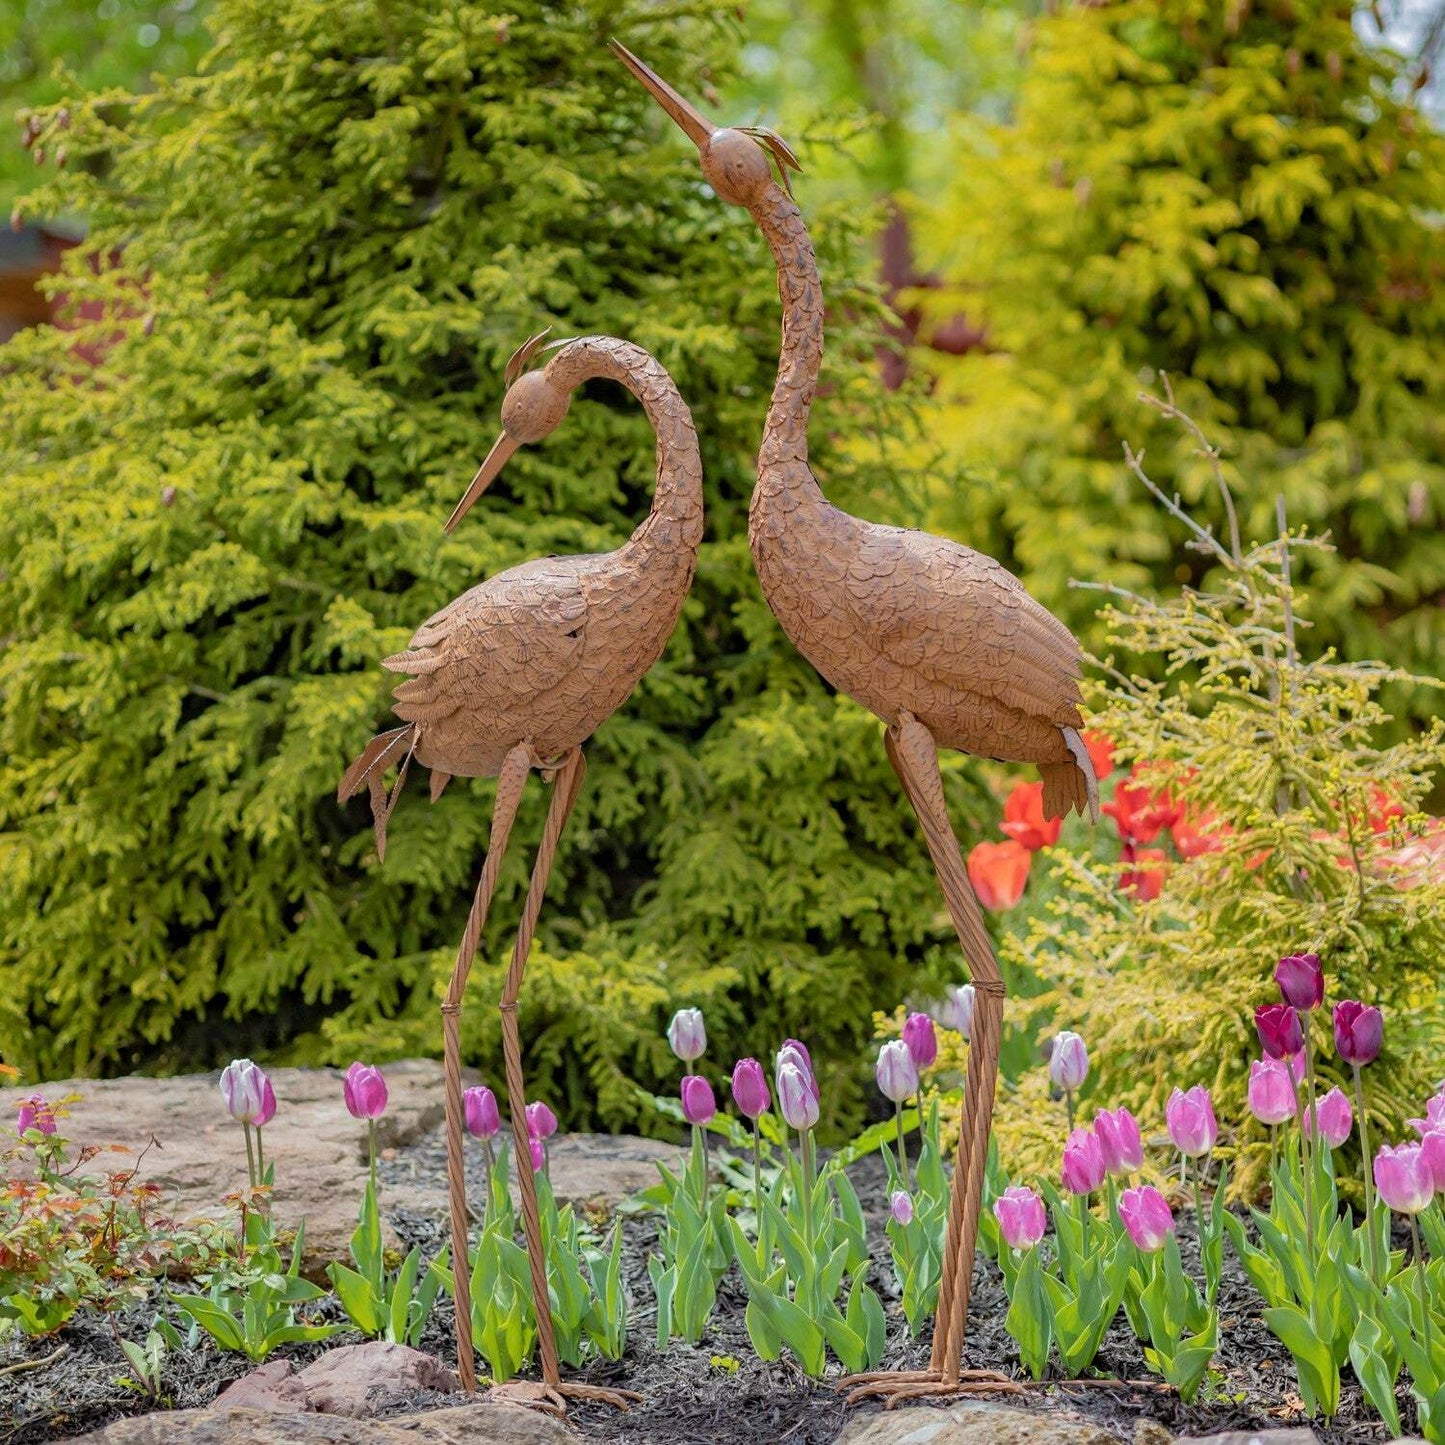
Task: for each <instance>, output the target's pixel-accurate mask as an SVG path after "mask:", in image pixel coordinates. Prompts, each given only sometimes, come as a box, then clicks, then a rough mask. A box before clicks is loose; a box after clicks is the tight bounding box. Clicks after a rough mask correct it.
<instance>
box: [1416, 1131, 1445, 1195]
mask: <svg viewBox="0 0 1445 1445" xmlns="http://www.w3.org/2000/svg"><path fill="white" fill-rule="evenodd" d="M1420 1157H1421V1158H1422V1159H1424V1161H1425V1167H1426V1168H1427V1169H1428V1170H1429V1171H1430V1178H1431V1179H1432V1180H1433V1182H1434V1184H1435V1192H1436V1194H1445V1129H1431V1130H1430V1131H1429V1132H1428V1133H1427V1134H1426V1135H1425V1137H1424V1138H1423V1139H1422V1140H1421V1141H1420Z"/></svg>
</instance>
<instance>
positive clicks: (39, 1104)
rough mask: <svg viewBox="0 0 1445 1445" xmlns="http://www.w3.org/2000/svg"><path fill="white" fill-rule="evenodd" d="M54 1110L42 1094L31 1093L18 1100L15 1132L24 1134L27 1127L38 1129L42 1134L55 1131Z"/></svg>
mask: <svg viewBox="0 0 1445 1445" xmlns="http://www.w3.org/2000/svg"><path fill="white" fill-rule="evenodd" d="M55 1127H56V1126H55V1110H54V1109H52V1108H51V1107H50V1104H49V1103H48V1102H47V1101H46V1099H45V1096H44V1095H43V1094H31V1096H30V1097H29V1098H28V1099H22V1100H21V1101H20V1107H19V1108H18V1109H17V1110H16V1111H15V1132H16V1133H17V1134H24V1133H25V1131H26V1130H27V1129H38V1130H39V1131H40V1132H41V1133H42V1134H54V1133H55Z"/></svg>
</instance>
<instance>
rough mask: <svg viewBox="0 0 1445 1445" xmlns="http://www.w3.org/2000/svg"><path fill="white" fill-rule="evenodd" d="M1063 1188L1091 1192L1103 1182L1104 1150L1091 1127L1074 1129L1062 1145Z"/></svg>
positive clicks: (1076, 1191)
mask: <svg viewBox="0 0 1445 1445" xmlns="http://www.w3.org/2000/svg"><path fill="white" fill-rule="evenodd" d="M1063 1181H1064V1188H1065V1189H1067V1190H1068V1191H1069V1193H1070V1194H1092V1193H1093V1192H1094V1190H1096V1189H1097V1188H1098V1187H1099V1186H1100V1185H1101V1184H1102V1183H1103V1182H1104V1151H1103V1150H1102V1149H1101V1148H1100V1147H1099V1136H1098V1135H1097V1134H1095V1133H1094V1131H1093V1130H1092V1129H1075V1130H1074V1132H1073V1133H1072V1134H1070V1135H1069V1138H1068V1142H1067V1143H1066V1144H1065V1145H1064V1167H1063Z"/></svg>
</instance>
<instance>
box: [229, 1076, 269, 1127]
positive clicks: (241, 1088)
mask: <svg viewBox="0 0 1445 1445" xmlns="http://www.w3.org/2000/svg"><path fill="white" fill-rule="evenodd" d="M221 1098H222V1100H223V1101H224V1102H225V1105H226V1112H227V1113H228V1114H229V1115H230V1116H231V1117H232V1118H233V1119H234V1120H235V1121H236V1122H237V1123H238V1124H253V1125H254V1126H255V1127H256V1128H258V1129H259V1128H261V1126H262V1125H263V1124H268V1123H270V1121H271V1119H272V1118H273V1117H274V1115H275V1113H276V1091H275V1090H274V1089H273V1088H272V1087H271V1080H270V1079H269V1078H267V1077H266V1072H265V1070H264V1069H261V1068H259V1067H258V1066H257V1065H256V1064H253V1063H252V1062H251V1061H250V1059H232V1060H231V1062H230V1063H229V1064H227V1065H226V1067H225V1068H224V1069H222V1070H221Z"/></svg>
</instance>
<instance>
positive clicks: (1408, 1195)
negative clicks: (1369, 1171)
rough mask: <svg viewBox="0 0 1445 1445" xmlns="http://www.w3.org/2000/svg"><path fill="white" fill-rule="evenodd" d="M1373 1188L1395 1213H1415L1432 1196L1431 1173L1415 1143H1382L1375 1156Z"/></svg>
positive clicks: (1424, 1157)
mask: <svg viewBox="0 0 1445 1445" xmlns="http://www.w3.org/2000/svg"><path fill="white" fill-rule="evenodd" d="M1375 1188H1376V1189H1378V1190H1379V1192H1380V1198H1381V1199H1383V1200H1384V1201H1385V1203H1386V1204H1387V1205H1388V1206H1389V1207H1390V1208H1391V1209H1393V1210H1395V1211H1396V1213H1398V1214H1418V1213H1419V1212H1420V1211H1421V1210H1422V1209H1425V1208H1427V1207H1428V1206H1429V1203H1430V1201H1431V1199H1433V1198H1434V1197H1435V1175H1434V1171H1433V1169H1432V1167H1431V1163H1430V1161H1429V1160H1428V1159H1427V1158H1426V1155H1425V1151H1424V1149H1423V1148H1422V1147H1421V1146H1420V1145H1419V1144H1400V1145H1398V1146H1397V1147H1395V1148H1393V1149H1392V1148H1391V1147H1390V1146H1389V1145H1388V1144H1386V1145H1385V1146H1384V1147H1383V1148H1381V1150H1380V1152H1379V1153H1378V1154H1376V1155H1375Z"/></svg>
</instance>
